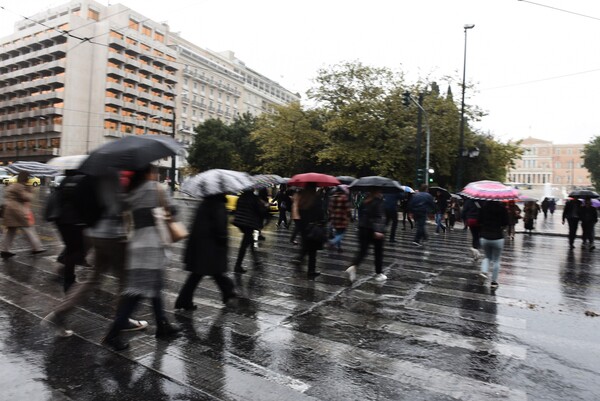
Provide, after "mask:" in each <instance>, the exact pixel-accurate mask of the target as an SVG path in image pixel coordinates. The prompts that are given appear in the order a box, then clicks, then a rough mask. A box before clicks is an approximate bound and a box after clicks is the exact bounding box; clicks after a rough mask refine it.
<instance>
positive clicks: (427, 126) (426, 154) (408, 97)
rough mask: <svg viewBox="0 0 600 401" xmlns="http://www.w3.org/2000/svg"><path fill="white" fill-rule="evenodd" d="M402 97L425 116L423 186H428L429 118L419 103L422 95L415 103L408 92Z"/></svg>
mask: <svg viewBox="0 0 600 401" xmlns="http://www.w3.org/2000/svg"><path fill="white" fill-rule="evenodd" d="M404 97H405V99H406V101H407V102H408V100H410V101H412V102H413V103H414V104H415V105H416V106H417V107H418V108H419V110H421V111H422V112H423V115H424V116H425V130H426V131H427V138H426V144H425V184H426V185H429V173H430V171H429V153H430V152H429V150H430V141H431V129H430V128H429V118H428V117H427V111H426V110H425V109H424V108H423V106H421V102H422V99H423V96H422V95H419V101H416V100H415V99H414V98H413V97H412V96H411V95H410V93H409V92H405V94H404Z"/></svg>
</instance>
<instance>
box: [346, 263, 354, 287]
mask: <svg viewBox="0 0 600 401" xmlns="http://www.w3.org/2000/svg"><path fill="white" fill-rule="evenodd" d="M346 273H348V280H350V282H351V283H353V282H354V280H356V266H354V265H352V266H350V267H349V268H347V269H346Z"/></svg>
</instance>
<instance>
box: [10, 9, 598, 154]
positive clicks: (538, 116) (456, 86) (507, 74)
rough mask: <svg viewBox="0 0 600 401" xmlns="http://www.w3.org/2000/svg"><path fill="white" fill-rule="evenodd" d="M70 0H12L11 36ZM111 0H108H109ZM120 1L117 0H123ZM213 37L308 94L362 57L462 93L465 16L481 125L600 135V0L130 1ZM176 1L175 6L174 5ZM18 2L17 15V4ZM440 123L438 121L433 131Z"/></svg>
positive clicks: (181, 28)
mask: <svg viewBox="0 0 600 401" xmlns="http://www.w3.org/2000/svg"><path fill="white" fill-rule="evenodd" d="M64 3H67V1H56V0H26V1H22V0H0V5H2V6H4V7H5V8H6V9H7V10H9V11H6V10H0V36H2V37H3V36H7V35H9V34H10V33H12V30H13V24H14V22H15V21H17V20H18V19H20V18H19V17H18V15H16V14H21V15H26V16H29V15H32V14H34V13H36V12H39V11H43V10H44V9H46V8H48V7H53V6H57V5H61V4H64ZM100 3H102V4H105V5H106V4H108V2H107V1H106V0H102V1H100ZM112 3H113V4H115V3H117V1H115V0H113V1H112ZM120 3H122V4H125V5H126V6H128V7H130V8H132V9H134V10H136V11H138V12H140V13H142V14H143V15H145V16H146V17H149V18H151V19H153V20H156V21H166V22H168V23H169V25H170V27H171V30H173V31H176V32H177V31H178V32H181V35H182V36H183V37H184V38H186V39H188V40H191V41H193V42H194V43H197V44H199V45H200V46H202V47H205V48H208V49H211V50H215V51H222V50H232V51H234V52H235V54H236V56H237V57H238V58H240V59H241V60H242V61H244V62H245V63H246V65H247V66H249V67H251V68H253V69H255V70H257V71H259V72H260V73H263V74H264V75H266V76H268V77H269V78H271V79H274V80H276V81H278V82H279V83H281V84H282V85H283V86H284V87H286V88H288V89H290V90H292V91H294V92H299V93H301V94H302V95H303V96H304V94H305V92H306V90H307V89H308V88H310V87H311V86H312V79H313V78H314V77H315V75H316V71H317V70H318V69H319V68H321V67H327V66H329V65H332V64H336V63H339V62H342V61H353V60H360V61H361V62H363V63H365V64H368V65H372V66H381V67H389V68H392V69H402V70H403V71H404V72H405V73H406V74H407V77H408V78H409V80H411V81H413V82H414V81H416V80H417V79H418V78H426V77H431V78H430V79H431V80H434V79H435V80H437V81H438V82H439V83H440V85H441V86H442V88H443V89H445V88H446V85H447V84H446V83H444V82H443V81H442V80H441V77H443V76H448V75H450V76H454V77H456V78H458V80H457V81H455V82H454V83H453V87H452V90H453V92H454V95H455V98H456V99H457V100H460V91H461V88H460V81H461V79H462V78H461V77H462V70H463V49H464V32H463V25H464V24H475V28H474V29H472V30H469V31H468V45H467V46H468V48H467V81H468V82H471V83H473V84H475V88H474V89H473V90H468V91H467V98H466V99H467V100H466V101H467V103H469V104H476V105H478V106H479V107H481V108H482V109H484V110H485V111H487V113H488V115H487V116H486V117H484V119H483V120H482V121H481V122H479V123H477V124H476V126H477V127H478V128H479V129H481V130H483V131H486V132H487V131H489V132H491V133H492V134H494V136H495V137H496V138H498V139H500V140H502V141H507V140H510V139H520V138H526V137H528V136H533V137H536V138H541V139H546V140H550V141H553V142H555V143H563V144H564V143H587V142H589V141H590V140H591V139H592V138H593V137H594V136H596V135H599V134H600V108H599V107H598V106H599V104H600V102H599V101H598V93H599V92H600V91H599V89H600V88H599V86H600V51H599V49H598V43H600V41H599V40H598V39H599V36H600V35H599V33H600V1H598V0H536V1H535V2H534V3H537V4H543V5H545V6H551V7H556V8H561V9H565V10H568V11H571V12H574V13H580V14H585V15H588V16H590V17H593V18H588V17H583V16H578V15H574V14H570V13H566V12H561V11H557V10H554V9H550V8H548V7H542V6H540V5H536V4H534V3H532V2H529V1H519V0H411V1H409V0H369V1H367V0H363V1H357V0H303V1H283V0H254V1H252V0H171V1H158V0H122V1H120ZM165 5H167V6H166V7H165ZM15 13H16V14H15ZM432 131H434V129H432ZM432 133H433V134H435V133H434V132H432Z"/></svg>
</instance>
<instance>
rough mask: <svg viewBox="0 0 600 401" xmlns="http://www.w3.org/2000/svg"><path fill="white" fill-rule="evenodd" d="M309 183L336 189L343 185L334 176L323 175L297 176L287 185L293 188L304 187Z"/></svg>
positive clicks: (306, 174) (305, 174)
mask: <svg viewBox="0 0 600 401" xmlns="http://www.w3.org/2000/svg"><path fill="white" fill-rule="evenodd" d="M309 182H314V183H315V184H317V186H318V187H334V186H336V185H340V184H341V182H340V180H338V179H337V178H335V177H334V176H332V175H327V174H321V173H304V174H296V175H295V176H293V177H292V178H290V180H289V181H288V183H287V184H288V185H289V186H292V187H304V186H306V184H308V183H309Z"/></svg>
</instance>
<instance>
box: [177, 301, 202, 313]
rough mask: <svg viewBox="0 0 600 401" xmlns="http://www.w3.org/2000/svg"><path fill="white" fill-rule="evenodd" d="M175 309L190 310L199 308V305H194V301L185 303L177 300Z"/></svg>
mask: <svg viewBox="0 0 600 401" xmlns="http://www.w3.org/2000/svg"><path fill="white" fill-rule="evenodd" d="M175 309H183V310H187V311H190V310H196V309H198V306H196V305H194V304H193V303H192V302H190V303H185V304H184V303H183V302H179V301H175Z"/></svg>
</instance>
